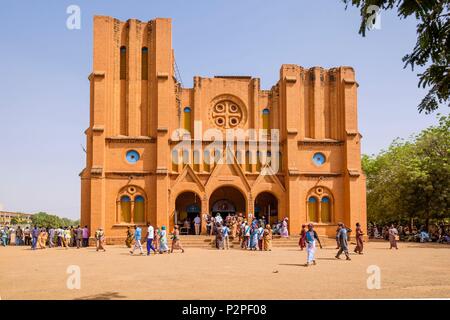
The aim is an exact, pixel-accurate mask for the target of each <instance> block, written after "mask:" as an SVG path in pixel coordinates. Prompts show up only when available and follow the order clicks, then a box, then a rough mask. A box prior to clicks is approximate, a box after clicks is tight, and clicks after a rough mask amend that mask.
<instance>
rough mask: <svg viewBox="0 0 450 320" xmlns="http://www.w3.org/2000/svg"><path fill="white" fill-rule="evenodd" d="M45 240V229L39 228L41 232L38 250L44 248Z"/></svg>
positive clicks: (46, 234) (46, 237) (46, 235)
mask: <svg viewBox="0 0 450 320" xmlns="http://www.w3.org/2000/svg"><path fill="white" fill-rule="evenodd" d="M47 239H48V233H47V229H45V228H41V231H40V233H39V237H38V244H39V249H45V248H46V243H47Z"/></svg>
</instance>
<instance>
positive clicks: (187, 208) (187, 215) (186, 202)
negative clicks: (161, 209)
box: [173, 192, 202, 234]
mask: <svg viewBox="0 0 450 320" xmlns="http://www.w3.org/2000/svg"><path fill="white" fill-rule="evenodd" d="M201 212H202V202H201V199H200V197H199V196H198V195H197V194H196V193H195V192H183V193H181V194H179V195H178V197H177V199H176V200H175V214H174V221H173V223H174V225H178V226H179V228H180V233H181V234H195V229H194V219H195V217H197V215H199V216H200V217H201Z"/></svg>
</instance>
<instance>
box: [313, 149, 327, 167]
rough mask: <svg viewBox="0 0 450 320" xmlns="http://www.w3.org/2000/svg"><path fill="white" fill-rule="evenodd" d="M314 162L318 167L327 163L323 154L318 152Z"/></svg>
mask: <svg viewBox="0 0 450 320" xmlns="http://www.w3.org/2000/svg"><path fill="white" fill-rule="evenodd" d="M313 161H314V163H315V164H316V165H318V166H321V165H323V164H324V163H325V155H324V154H323V153H320V152H317V153H315V154H314V156H313Z"/></svg>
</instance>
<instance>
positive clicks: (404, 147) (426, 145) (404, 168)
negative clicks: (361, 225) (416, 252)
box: [362, 116, 450, 223]
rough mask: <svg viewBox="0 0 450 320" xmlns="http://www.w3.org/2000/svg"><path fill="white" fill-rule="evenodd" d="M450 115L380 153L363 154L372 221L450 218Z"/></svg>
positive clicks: (369, 215) (394, 143)
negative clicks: (373, 154) (374, 154)
mask: <svg viewBox="0 0 450 320" xmlns="http://www.w3.org/2000/svg"><path fill="white" fill-rule="evenodd" d="M449 157H450V116H442V117H440V119H439V125H438V126H433V127H430V128H428V129H425V130H423V131H422V132H421V133H419V134H418V135H416V136H414V137H412V138H411V141H402V140H395V141H394V142H393V143H392V144H391V145H390V147H389V148H388V150H386V151H382V152H381V153H380V154H379V155H377V156H367V155H364V156H363V157H362V166H363V170H364V172H365V173H366V176H367V211H368V218H369V221H375V222H391V221H407V220H409V219H411V218H418V219H421V220H422V221H424V222H425V223H428V221H429V220H430V219H435V220H444V219H448V218H450V208H449V202H450V199H449V196H450V165H449Z"/></svg>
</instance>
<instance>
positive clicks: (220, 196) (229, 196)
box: [208, 184, 248, 216]
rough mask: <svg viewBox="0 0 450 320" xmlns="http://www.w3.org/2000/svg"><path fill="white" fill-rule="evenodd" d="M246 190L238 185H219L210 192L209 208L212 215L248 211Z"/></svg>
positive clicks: (244, 212)
mask: <svg viewBox="0 0 450 320" xmlns="http://www.w3.org/2000/svg"><path fill="white" fill-rule="evenodd" d="M247 200H248V199H247V196H246V192H245V191H244V190H242V188H241V187H239V186H237V185H231V184H225V185H221V186H219V187H217V188H216V189H214V191H212V192H211V193H210V194H209V197H208V210H209V213H210V214H211V215H216V214H217V213H220V214H221V215H222V216H223V215H228V214H231V215H235V214H238V213H242V214H243V215H245V214H246V212H247Z"/></svg>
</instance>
